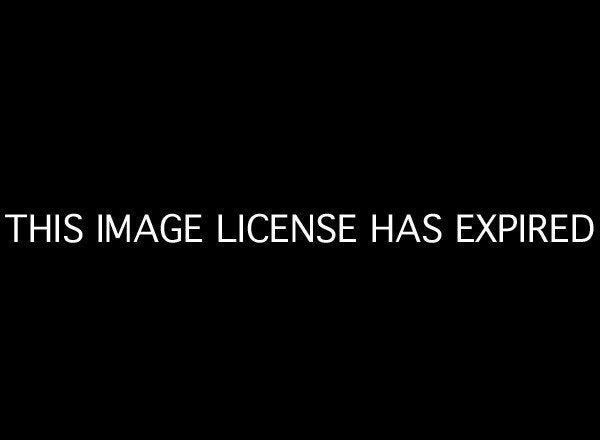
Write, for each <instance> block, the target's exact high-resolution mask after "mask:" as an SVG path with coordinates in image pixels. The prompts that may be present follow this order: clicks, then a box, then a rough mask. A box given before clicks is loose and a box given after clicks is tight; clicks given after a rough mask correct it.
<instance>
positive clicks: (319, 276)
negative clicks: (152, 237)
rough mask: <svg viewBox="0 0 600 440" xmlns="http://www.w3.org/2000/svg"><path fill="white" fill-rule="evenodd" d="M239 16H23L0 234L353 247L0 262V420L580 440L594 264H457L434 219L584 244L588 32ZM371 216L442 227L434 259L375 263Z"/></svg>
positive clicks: (451, 22) (404, 255) (579, 251)
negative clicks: (233, 217) (534, 225)
mask: <svg viewBox="0 0 600 440" xmlns="http://www.w3.org/2000/svg"><path fill="white" fill-rule="evenodd" d="M52 12H57V11H52ZM153 12H157V11H153ZM163 12H164V11H163ZM247 12H248V14H247V13H246V12H240V11H239V10H237V9H236V11H233V10H232V11H228V12H227V13H225V14H224V15H223V14H221V15H216V14H215V13H214V12H212V11H211V12H207V11H204V12H195V13H193V14H190V15H188V14H186V13H184V12H183V11H180V12H177V13H175V15H173V16H171V15H170V14H169V15H167V14H166V13H165V15H164V16H163V14H162V12H161V14H159V15H160V18H156V16H155V15H152V17H150V16H147V15H146V13H145V12H144V13H141V12H140V11H137V12H136V13H133V14H127V15H126V14H125V13H124V12H122V13H119V14H114V16H112V15H111V16H110V17H107V18H102V19H100V18H99V17H100V15H97V14H100V12H97V13H96V12H95V13H94V14H92V15H85V19H83V18H82V16H78V18H77V19H75V18H74V19H66V22H65V23H63V22H62V21H57V20H50V19H48V16H46V17H45V16H44V14H43V13H41V14H40V16H36V17H35V19H34V18H33V15H36V14H34V13H33V12H32V11H30V12H28V14H26V15H25V16H23V17H24V19H25V20H24V21H19V23H18V24H16V25H15V26H14V29H10V30H8V31H7V39H6V44H5V52H4V55H3V66H4V67H3V70H4V72H3V73H4V74H5V79H4V80H3V85H4V87H3V96H4V99H3V110H4V111H3V124H2V125H3V133H4V136H3V137H4V142H3V156H4V158H3V160H2V173H1V176H2V177H1V179H2V201H1V202H2V205H1V206H2V213H3V214H4V213H5V212H31V213H42V212H43V213H67V212H79V213H83V214H86V215H87V216H89V215H92V214H94V213H96V212H105V211H107V210H110V211H113V212H124V211H131V212H151V213H153V214H155V215H158V214H160V213H163V212H169V211H175V212H179V213H186V212H190V213H202V214H204V215H205V216H206V217H208V218H210V217H211V216H214V215H215V214H216V213H217V212H222V211H229V212H237V211H239V210H243V211H246V212H252V211H256V212H288V213H292V212H294V213H319V212H325V211H328V212H334V213H335V212H356V213H359V215H361V243H360V244H359V245H348V246H342V245H338V246H331V247H326V248H323V247H321V248H317V247H291V246H285V245H283V246H275V245H273V246H268V247H262V248H252V247H244V248H234V249H232V248H227V249H225V248H218V247H216V246H214V245H210V244H207V245H206V246H199V247H175V248H164V247H158V248H154V247H152V246H138V247H129V248H128V247H126V246H124V247H117V248H115V247H111V248H102V247H98V246H95V245H94V244H93V243H88V244H83V245H81V246H76V247H63V246H54V247H53V246H39V247H35V248H31V247H27V246H23V247H20V246H10V245H9V243H8V242H7V240H4V242H3V245H2V254H3V257H5V258H3V263H2V264H3V270H2V273H3V278H4V282H3V284H4V285H5V286H6V287H5V288H3V289H2V291H3V295H2V301H3V303H4V304H3V307H2V311H3V314H4V315H5V319H3V324H4V327H5V331H4V338H3V339H4V341H5V347H6V348H5V355H6V356H5V358H6V362H5V365H7V366H8V367H9V370H10V373H9V374H8V375H7V376H6V382H7V384H8V385H9V386H10V388H11V389H13V388H14V389H15V393H14V394H11V396H14V397H11V404H10V408H11V412H12V413H13V414H15V415H20V416H23V414H31V410H32V409H34V408H35V409H38V410H40V411H39V412H40V413H41V414H45V415H46V417H47V418H45V419H44V420H47V421H46V422H44V423H49V424H52V425H57V426H63V423H67V424H71V423H73V420H74V419H77V420H78V421H83V422H88V423H86V425H87V426H88V427H89V426H99V427H107V426H109V425H112V422H113V421H123V420H128V421H131V420H133V421H134V425H136V426H138V427H148V426H150V427H152V428H153V429H158V426H157V425H160V426H163V427H165V428H166V429H167V430H168V431H171V430H174V429H176V428H180V427H181V426H183V425H184V424H183V422H184V421H191V422H192V423H193V424H201V426H198V427H200V428H202V427H203V426H204V425H203V423H205V420H207V419H208V420H210V421H212V422H213V423H214V422H216V423H217V424H218V425H219V426H221V427H222V429H225V430H230V429H239V428H242V429H251V428H255V427H256V428H261V429H266V428H269V429H273V428H274V427H275V426H276V425H278V424H279V423H281V422H283V423H282V424H283V426H284V427H285V428H286V429H287V430H286V431H282V432H288V431H290V430H291V431H295V430H298V429H306V430H308V432H314V431H313V430H312V429H313V428H312V427H313V426H315V422H317V423H318V422H323V421H328V422H330V423H329V426H330V428H329V429H331V430H332V431H331V432H337V430H340V429H344V428H350V429H357V430H358V429H359V428H363V429H365V430H366V431H365V432H372V431H373V430H375V429H383V428H384V427H386V426H387V425H388V424H389V423H391V424H392V426H395V427H396V428H399V427H400V428H401V427H403V426H407V427H408V425H404V424H403V423H405V422H401V421H402V420H407V419H408V420H410V421H412V422H413V423H416V424H418V425H420V426H421V427H422V428H423V429H426V430H431V429H440V428H441V429H455V428H460V429H465V428H467V427H469V428H471V429H473V428H474V427H475V425H477V424H478V423H481V422H483V425H484V426H485V427H486V428H487V429H488V430H490V429H491V430H497V429H507V430H509V432H512V431H510V430H511V429H512V428H511V427H512V426H514V423H515V422H522V421H525V420H528V421H532V420H533V421H534V423H532V424H531V426H532V428H533V429H540V427H548V426H551V427H553V428H556V429H557V428H558V426H557V425H559V424H560V425H561V426H563V427H566V428H568V429H573V424H572V423H573V419H572V418H571V416H572V415H573V414H576V415H577V417H578V418H579V420H580V421H581V420H583V419H584V418H585V417H586V414H588V411H589V409H586V408H587V405H586V403H585V402H586V396H589V395H590V394H591V393H592V390H593V389H595V388H594V385H593V381H592V375H591V372H592V371H593V369H594V366H595V365H596V364H595V363H594V362H592V359H593V356H592V355H593V348H594V347H593V341H594V339H595V338H596V336H597V327H598V326H597V322H596V320H595V314H596V310H597V304H596V301H595V299H594V297H593V295H594V293H595V290H597V289H596V287H595V284H594V283H593V281H595V279H594V269H595V266H596V262H597V253H596V247H597V238H595V239H594V242H593V243H590V244H587V245H560V244H559V245H552V246H544V245H541V246H522V245H521V246H518V245H515V244H508V245H506V246H486V245H482V246H460V245H458V244H456V243H455V242H454V241H455V240H454V238H455V236H454V225H453V218H454V216H455V215H456V214H457V213H460V212H477V213H487V214H490V213H512V214H518V213H530V212H531V213H545V214H549V213H585V214H588V215H592V216H593V217H594V218H595V220H596V221H597V212H598V211H597V208H596V207H595V205H596V203H595V200H596V199H595V195H594V193H593V188H594V187H595V186H596V184H595V180H596V179H595V178H594V177H595V174H594V161H593V159H592V154H593V152H592V147H593V146H594V145H596V144H597V135H596V133H595V130H594V128H595V121H596V118H597V108H596V107H595V102H596V101H597V85H596V84H595V82H594V81H593V78H595V77H597V69H596V68H595V66H594V65H593V54H594V52H593V49H594V47H593V46H592V44H591V43H592V40H591V39H589V38H590V36H589V35H588V33H591V32H592V29H591V28H589V27H588V26H587V25H586V24H585V23H584V22H583V21H582V19H581V18H580V17H575V18H569V17H567V16H566V15H565V16H563V17H561V19H560V20H559V21H556V19H553V20H550V19H549V18H543V17H542V16H541V15H540V14H539V13H536V14H532V15H527V17H526V18H524V17H525V13H524V11H521V13H520V14H516V15H514V16H513V15H510V14H509V16H506V15H504V14H500V11H496V12H494V13H487V12H483V11H481V13H480V15H477V13H476V12H475V11H469V14H466V11H445V12H441V11H427V12H425V13H420V14H416V13H414V12H412V11H404V12H397V11H395V12H393V13H392V12H385V11H380V12H376V13H374V14H371V13H369V14H367V13H366V11H353V12H354V14H351V15H347V14H346V13H344V14H338V13H332V14H328V15H327V17H326V18H325V14H324V11H321V13H319V14H308V16H307V15H306V14H303V13H301V11H295V12H293V13H284V12H283V11H281V12H280V13H276V12H275V11H272V10H270V11H269V13H268V14H267V13H266V12H265V11H262V12H261V11H255V10H253V11H247ZM305 12H306V11H305ZM338 12H339V11H338ZM446 12H448V13H449V12H453V13H454V15H446ZM538 12H539V11H538ZM69 13H70V14H73V13H74V12H73V11H70V12H69ZM250 13H253V14H251V15H249V14H250ZM75 14H76V13H75ZM278 14H280V15H278ZM470 14H474V15H470ZM184 16H185V18H184ZM69 17H70V15H69ZM102 17H104V15H102ZM257 17H259V18H260V19H259V18H257ZM517 17H518V18H517ZM63 18H65V16H64V15H63ZM375 212H376V213H380V214H387V213H395V214H405V213H413V214H423V213H428V212H438V213H440V214H441V215H443V217H444V219H445V220H446V221H447V225H448V227H447V228H445V229H444V233H445V238H444V241H443V243H441V244H440V245H438V246H420V247H417V246H413V245H411V244H410V243H407V244H406V245H401V246H394V247H377V248H376V247H374V246H371V245H369V244H368V238H369V234H368V229H367V228H366V225H368V223H364V221H365V220H368V218H369V215H370V214H371V213H375ZM363 229H366V232H365V231H363ZM3 233H5V231H3ZM4 237H6V235H4ZM54 411H56V412H58V413H61V414H63V416H62V417H54V416H52V414H53V412H54ZM36 413H38V412H36ZM40 417H41V416H40ZM173 417H174V418H173ZM40 420H41V419H40ZM92 423H93V424H92ZM578 425H579V423H578ZM48 426H50V425H48ZM133 429H139V428H135V427H134V428H133Z"/></svg>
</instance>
